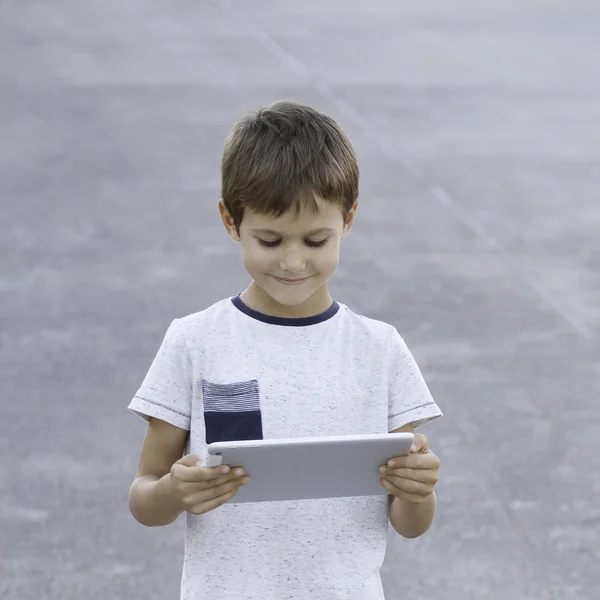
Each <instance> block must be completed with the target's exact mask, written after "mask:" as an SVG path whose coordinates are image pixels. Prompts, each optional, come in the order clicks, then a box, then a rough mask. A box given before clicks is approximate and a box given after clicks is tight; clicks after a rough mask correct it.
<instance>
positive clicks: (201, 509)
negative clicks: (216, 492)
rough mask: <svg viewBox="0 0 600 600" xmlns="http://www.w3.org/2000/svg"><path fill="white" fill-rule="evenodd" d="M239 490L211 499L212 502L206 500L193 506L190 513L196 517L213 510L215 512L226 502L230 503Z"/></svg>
mask: <svg viewBox="0 0 600 600" xmlns="http://www.w3.org/2000/svg"><path fill="white" fill-rule="evenodd" d="M238 489H239V486H238V487H236V488H235V489H233V490H230V491H229V492H227V493H225V494H222V495H221V496H216V497H215V498H211V499H210V500H205V501H203V502H200V503H199V504H196V505H195V506H192V507H191V508H190V510H189V512H191V513H192V514H194V515H202V514H204V513H207V512H209V511H211V510H214V509H215V508H218V507H219V506H221V505H222V504H225V502H228V501H229V500H231V499H232V498H233V497H234V496H235V495H236V494H237V491H238Z"/></svg>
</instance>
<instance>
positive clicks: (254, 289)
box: [240, 281, 333, 319]
mask: <svg viewBox="0 0 600 600" xmlns="http://www.w3.org/2000/svg"><path fill="white" fill-rule="evenodd" d="M240 298H241V300H242V302H243V303H244V304H245V305H246V306H249V307H250V308H252V309H254V310H256V311H258V312H260V313H262V314H264V315H269V316H272V317H283V318H292V319H294V318H304V317H313V316H315V315H320V314H321V313H323V312H325V311H326V310H327V309H328V308H330V307H331V305H332V303H333V299H332V298H331V296H330V295H329V289H328V287H327V284H326V283H325V284H323V285H322V286H321V287H320V288H319V289H318V290H317V291H316V292H315V293H314V294H313V295H312V296H311V297H310V298H308V299H307V300H306V301H304V302H303V303H302V304H297V305H294V306H287V305H284V304H280V303H279V302H277V301H276V300H274V299H273V298H272V297H271V296H269V295H268V294H267V293H266V292H265V291H264V290H263V289H262V288H261V287H259V286H258V285H256V283H255V282H254V281H252V282H251V283H250V285H249V286H248V287H247V288H246V289H245V290H244V291H243V292H242V294H241V295H240Z"/></svg>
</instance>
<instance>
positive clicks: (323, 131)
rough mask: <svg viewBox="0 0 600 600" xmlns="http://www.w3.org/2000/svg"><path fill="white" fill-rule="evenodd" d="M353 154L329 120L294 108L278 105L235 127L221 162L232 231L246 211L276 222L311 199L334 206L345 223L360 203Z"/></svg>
mask: <svg viewBox="0 0 600 600" xmlns="http://www.w3.org/2000/svg"><path fill="white" fill-rule="evenodd" d="M358 176H359V172H358V162H357V159H356V154H355V152H354V148H353V147H352V144H351V143H350V140H349V139H348V137H347V136H346V134H345V133H344V132H343V131H342V129H341V128H340V126H339V125H338V124H337V123H336V122H335V121H334V120H333V119H332V118H331V117H329V116H327V115H325V114H323V113H321V112H319V111H317V110H315V109H314V108H311V107H309V106H304V105H302V104H297V103H295V102H276V103H275V104H272V105H271V106H268V107H266V108H262V109H260V110H258V111H256V112H254V113H251V114H249V115H247V116H246V117H244V118H243V119H241V120H240V121H238V122H237V123H236V124H235V125H234V126H233V129H232V130H231V133H230V134H229V136H228V138H227V140H226V142H225V149H224V152H223V159H222V161H221V181H222V188H221V196H222V199H223V204H224V205H225V208H227V210H228V211H229V213H230V214H231V216H232V217H233V220H234V223H235V227H236V229H238V230H239V226H240V224H241V222H242V218H243V216H244V209H245V208H249V209H251V210H253V211H255V212H258V213H261V214H268V215H273V216H275V217H277V216H280V215H282V214H284V213H286V212H287V211H288V210H290V209H292V208H293V209H295V211H296V214H297V213H298V211H299V210H300V208H301V207H302V206H303V205H308V206H311V207H312V208H314V209H316V207H317V204H316V202H315V195H318V196H320V197H321V198H323V199H324V200H326V201H328V202H332V203H335V204H338V205H339V206H340V208H341V209H342V213H343V215H344V218H345V217H346V215H347V214H348V212H349V211H350V209H351V208H352V206H353V205H354V202H355V201H356V199H357V198H358Z"/></svg>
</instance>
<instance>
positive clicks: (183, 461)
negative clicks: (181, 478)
mask: <svg viewBox="0 0 600 600" xmlns="http://www.w3.org/2000/svg"><path fill="white" fill-rule="evenodd" d="M199 460H200V459H199V458H198V457H197V456H196V455H195V454H186V455H185V456H183V457H181V458H180V459H179V460H178V461H177V462H176V463H175V464H176V465H183V466H184V467H195V466H196V465H197V464H198V461H199Z"/></svg>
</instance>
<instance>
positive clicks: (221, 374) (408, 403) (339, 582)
mask: <svg viewBox="0 0 600 600" xmlns="http://www.w3.org/2000/svg"><path fill="white" fill-rule="evenodd" d="M129 409H130V410H131V411H133V412H134V413H136V414H138V415H140V416H142V417H143V418H146V419H147V418H148V417H156V418H158V419H162V420H164V421H167V422H168V423H171V424H172V425H175V426H176V427H180V428H182V429H185V430H189V432H190V435H189V438H188V443H187V448H186V453H188V454H195V455H197V456H198V457H199V458H200V459H201V460H202V461H204V460H205V459H206V455H207V453H206V447H207V444H209V443H211V442H213V441H219V440H240V439H261V438H262V439H269V438H292V437H313V436H330V435H331V436H334V435H352V434H373V433H387V432H390V431H393V430H394V429H397V428H399V427H401V426H403V425H406V424H407V423H414V424H415V426H419V425H422V424H423V423H425V422H427V421H430V420H432V419H434V418H436V417H438V416H440V415H441V414H442V413H441V411H440V409H439V408H438V406H437V405H436V404H435V402H434V401H433V399H432V397H431V394H430V393H429V390H428V388H427V385H426V384H425V381H424V380H423V377H422V376H421V373H420V371H419V369H418V367H417V365H416V364H415V361H414V359H413V357H412V355H411V354H410V352H409V350H408V348H407V347H406V345H405V343H404V342H403V340H402V338H401V337H400V335H399V334H398V332H397V331H396V329H395V328H394V327H392V326H391V325H388V324H386V323H383V322H381V321H376V320H373V319H369V318H366V317H363V316H360V315H357V314H355V313H354V312H352V311H351V310H350V309H349V308H348V307H347V306H345V305H343V304H341V303H338V302H335V301H334V302H333V304H332V306H331V308H329V309H328V310H327V311H325V312H324V313H322V314H320V315H316V316H313V317H307V318H296V319H290V318H278V317H271V316H267V315H263V314H261V313H258V312H256V311H254V310H252V309H251V308H249V307H248V306H246V305H245V304H244V303H243V302H242V301H241V299H240V297H239V296H236V297H234V298H227V299H224V300H221V301H219V302H217V303H216V304H214V305H213V306H211V307H209V308H207V309H206V310H204V311H202V312H198V313H195V314H192V315H189V316H186V317H184V318H181V319H176V320H174V321H173V323H172V324H171V325H170V327H169V329H168V330H167V333H166V335H165V338H164V341H163V343H162V345H161V347H160V349H159V351H158V354H157V355H156V358H155V359H154V362H153V363H152V366H151V367H150V370H149V372H148V374H147V375H146V377H145V379H144V381H143V383H142V386H141V387H140V389H139V391H138V392H137V393H136V394H135V397H134V399H133V400H132V401H131V403H130V405H129ZM285 477H293V473H289V474H282V485H285ZM249 485H252V482H250V484H249ZM233 502H235V498H234V499H233ZM387 502H388V501H387V497H386V496H385V495H383V496H372V497H354V498H336V499H319V500H300V501H285V502H264V503H262V502H261V503H247V504H246V503H242V504H235V503H231V502H230V503H227V504H224V505H222V506H220V507H219V508H217V509H215V510H213V511H211V512H209V513H206V514H203V515H192V514H191V513H186V518H187V525H186V533H185V558H184V565H183V573H182V581H181V599H182V600H336V599H339V600H342V599H344V600H381V599H382V598H383V590H382V586H381V580H380V574H379V570H380V567H381V565H382V562H383V558H384V555H385V550H386V541H387V530H388V514H387V508H388V504H387Z"/></svg>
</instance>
